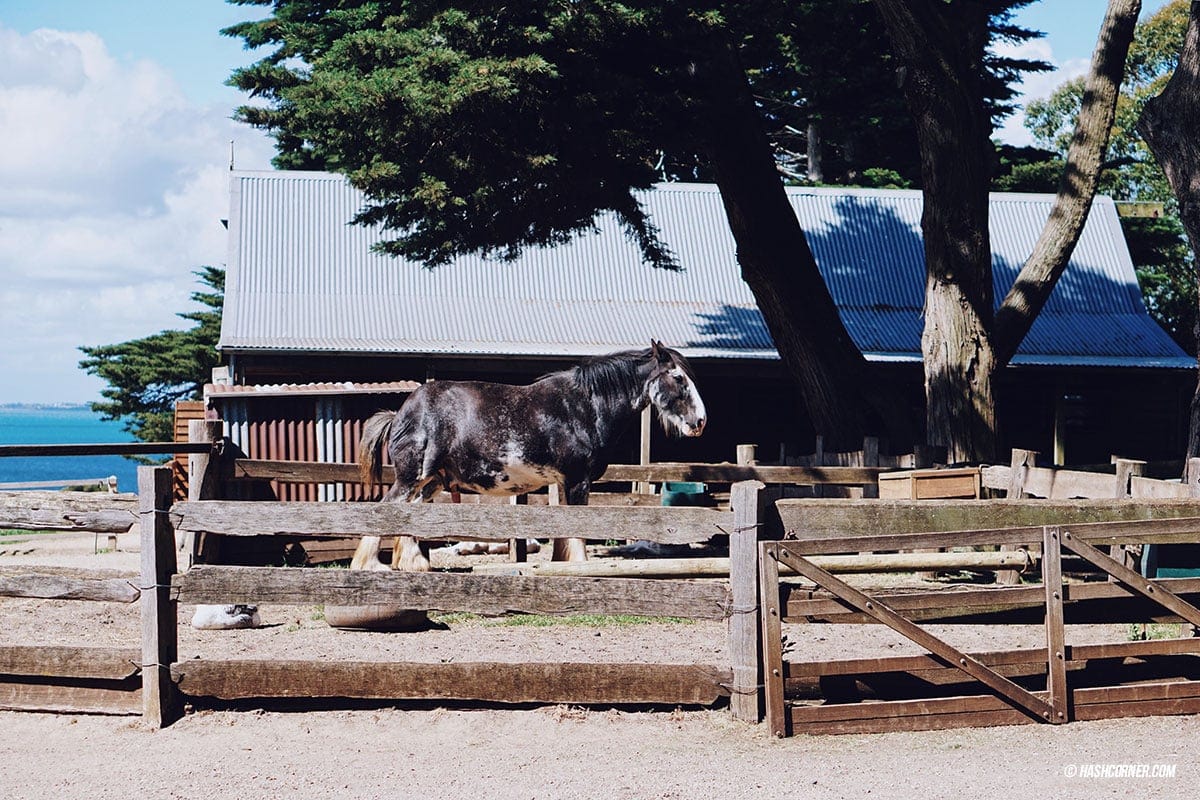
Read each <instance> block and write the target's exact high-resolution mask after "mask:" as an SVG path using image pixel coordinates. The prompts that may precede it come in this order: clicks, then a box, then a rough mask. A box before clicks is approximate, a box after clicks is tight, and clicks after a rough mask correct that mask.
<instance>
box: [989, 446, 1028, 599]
mask: <svg viewBox="0 0 1200 800" xmlns="http://www.w3.org/2000/svg"><path fill="white" fill-rule="evenodd" d="M1037 457H1038V452H1037V451H1036V450H1020V449H1017V448H1013V451H1012V460H1011V461H1010V462H1009V464H1010V468H1011V471H1010V472H1009V476H1008V491H1007V493H1006V494H1005V497H1007V498H1008V499H1009V500H1020V499H1021V498H1022V497H1024V496H1025V481H1026V480H1028V478H1029V470H1031V469H1033V468H1034V467H1035V466H1037ZM1000 549H1001V550H1012V549H1013V547H1012V546H1011V545H1005V544H1002V545H1000ZM1020 582H1021V573H1020V572H1018V571H1017V570H1015V569H1002V570H1000V571H998V572H997V573H996V583H998V584H1002V585H1007V586H1013V585H1015V584H1018V583H1020Z"/></svg>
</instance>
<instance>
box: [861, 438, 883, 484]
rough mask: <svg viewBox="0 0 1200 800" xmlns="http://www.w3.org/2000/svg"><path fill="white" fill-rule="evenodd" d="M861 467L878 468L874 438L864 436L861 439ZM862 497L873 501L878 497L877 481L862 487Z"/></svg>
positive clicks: (877, 448)
mask: <svg viewBox="0 0 1200 800" xmlns="http://www.w3.org/2000/svg"><path fill="white" fill-rule="evenodd" d="M862 465H863V466H864V467H878V466H879V439H878V438H876V437H874V436H866V437H864V438H863V458H862ZM863 497H864V498H868V499H875V498H878V497H879V481H878V480H876V481H875V483H873V484H870V485H868V486H864V487H863Z"/></svg>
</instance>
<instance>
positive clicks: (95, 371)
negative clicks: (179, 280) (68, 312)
mask: <svg viewBox="0 0 1200 800" xmlns="http://www.w3.org/2000/svg"><path fill="white" fill-rule="evenodd" d="M195 275H196V276H197V277H198V278H199V279H200V282H201V283H203V284H204V285H205V286H207V287H209V288H210V289H212V291H211V292H204V291H198V292H193V293H192V300H193V301H194V302H196V303H199V304H200V305H202V306H205V310H202V311H188V312H184V313H181V314H179V316H180V317H182V318H183V319H186V320H190V321H192V322H194V323H195V324H194V325H193V326H192V327H191V328H189V329H187V330H167V331H162V332H160V333H156V334H154V335H153V336H146V337H143V338H141V339H133V340H132V341H128V342H121V343H120V344H109V345H101V346H99V347H80V348H79V349H80V350H81V351H82V352H83V353H84V355H86V356H87V358H84V359H83V360H82V361H80V362H79V367H80V369H83V370H85V371H86V372H88V373H90V374H92V375H96V376H97V377H100V378H102V379H103V380H104V381H106V382H107V383H108V388H107V389H104V390H102V391H101V395H102V396H103V397H105V398H106V399H105V400H104V401H102V402H97V403H92V404H91V406H92V410H93V411H95V412H97V413H99V414H100V415H102V416H103V418H104V419H110V420H121V421H123V422H124V423H125V429H126V430H127V431H129V432H130V433H132V434H133V435H134V436H136V437H137V438H138V439H141V440H142V441H146V442H169V441H172V440H173V439H174V411H175V402H176V401H177V400H198V399H200V397H201V396H202V393H203V389H204V384H205V383H206V382H207V381H208V380H209V376H210V375H211V374H212V368H213V367H215V366H217V364H218V363H219V356H218V353H217V349H216V346H217V339H218V337H219V336H220V333H221V308H222V305H223V303H224V298H225V271H224V270H223V269H219V268H217V267H201V269H200V270H198V271H197V272H196V273H195Z"/></svg>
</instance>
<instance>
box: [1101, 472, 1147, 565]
mask: <svg viewBox="0 0 1200 800" xmlns="http://www.w3.org/2000/svg"><path fill="white" fill-rule="evenodd" d="M1113 464H1115V465H1116V472H1117V485H1116V487H1115V488H1116V491H1115V492H1114V495H1115V496H1116V497H1117V499H1125V498H1128V497H1132V496H1133V493H1132V492H1131V491H1130V483H1131V481H1132V479H1133V476H1134V475H1141V474H1142V473H1143V472H1144V471H1145V469H1146V462H1145V461H1136V460H1134V459H1132V458H1115V457H1114V458H1113ZM1115 547H1116V548H1118V549H1119V550H1120V552H1119V553H1117V552H1113V554H1112V555H1113V557H1114V558H1116V559H1117V560H1118V561H1120V562H1121V563H1122V564H1124V565H1125V566H1127V567H1129V568H1130V569H1134V570H1136V569H1137V568H1138V564H1140V563H1141V560H1142V546H1141V545H1140V544H1121V545H1116V546H1115ZM1108 579H1109V580H1115V579H1114V578H1113V577H1112V576H1111V575H1109V576H1108Z"/></svg>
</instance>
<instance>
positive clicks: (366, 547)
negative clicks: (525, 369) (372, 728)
mask: <svg viewBox="0 0 1200 800" xmlns="http://www.w3.org/2000/svg"><path fill="white" fill-rule="evenodd" d="M650 405H652V406H653V407H654V408H655V409H657V410H658V415H659V418H660V420H661V422H662V424H663V427H664V428H665V429H666V430H667V432H668V433H673V434H677V435H682V436H699V435H700V434H701V433H703V431H704V425H705V422H706V419H705V410H704V401H703V400H701V399H700V393H699V392H698V391H697V390H696V385H695V382H694V380H693V376H692V371H691V369H690V368H689V366H688V364H687V361H685V360H684V358H683V356H681V355H680V354H679V353H678V352H676V351H675V350H672V349H670V348H669V347H665V346H663V345H662V344H661V343H659V342H652V343H651V345H650V347H649V348H648V349H646V350H640V351H629V352H622V353H614V354H612V355H608V356H600V357H597V358H592V359H589V360H587V361H584V362H583V363H582V364H580V365H578V366H576V367H574V368H572V369H568V370H564V371H562V372H554V373H551V374H549V375H546V376H545V377H543V378H541V379H540V380H538V381H536V382H535V383H532V384H530V385H528V386H509V385H505V384H498V383H483V382H478V381H434V382H432V383H427V384H424V385H422V386H421V387H420V388H418V389H417V390H416V391H415V392H413V393H412V395H411V396H410V397H409V398H408V400H407V401H406V402H405V403H404V406H403V407H402V408H401V409H400V410H399V411H397V412H395V413H393V412H390V411H383V412H380V413H378V414H376V415H375V416H373V417H371V419H370V420H368V421H367V424H366V426H365V427H364V429H363V437H362V442H361V446H360V449H359V453H360V455H359V465H360V467H361V470H362V477H363V481H364V482H365V483H367V484H375V483H379V482H380V480H381V476H382V449H383V445H384V442H385V441H386V443H387V448H388V454H389V455H390V456H391V459H392V464H393V465H394V466H395V468H396V482H395V483H394V484H393V485H392V487H391V488H390V489H389V490H388V492H387V494H386V495H385V496H384V498H383V499H384V500H388V501H392V502H420V501H422V500H429V499H431V498H432V497H433V496H434V495H435V494H437V493H438V492H439V491H441V490H443V489H450V490H460V489H461V490H466V491H472V492H478V493H480V494H499V495H516V494H525V493H526V492H531V491H533V490H535V489H540V488H541V487H543V486H549V485H551V484H557V485H558V486H559V487H560V490H561V491H562V493H563V496H564V497H565V498H566V501H567V503H568V504H569V505H584V504H586V503H587V500H588V493H589V491H590V490H591V484H592V481H594V480H596V479H597V478H599V477H600V475H602V474H603V473H604V470H605V469H606V468H607V467H608V464H609V456H610V453H611V452H612V448H613V446H614V445H615V443H616V442H617V440H618V438H619V437H620V436H621V434H622V433H623V432H624V431H625V430H626V429H627V428H628V427H629V425H630V423H631V422H632V421H633V420H634V419H636V418H637V417H638V415H639V414H640V413H641V411H642V410H643V409H644V408H646V407H647V406H650ZM379 544H380V537H378V536H367V537H364V538H363V541H362V543H361V544H360V545H359V547H358V550H357V552H356V553H355V555H354V560H353V562H352V566H353V567H355V568H359V569H378V568H382V567H383V565H382V564H380V562H379ZM560 544H561V545H562V546H560ZM399 551H400V556H399V558H398V559H394V561H395V563H397V564H398V565H399V566H400V568H401V569H410V570H425V569H428V568H429V562H428V557H427V551H425V550H424V548H418V547H417V546H416V543H415V542H414V541H413V540H412V539H411V537H403V536H402V537H400V548H399ZM554 557H555V559H559V560H562V559H567V558H569V559H570V560H582V559H583V558H584V557H585V556H584V550H583V541H582V540H570V541H569V543H568V542H567V541H562V542H560V541H557V540H556V541H555V548H554Z"/></svg>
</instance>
